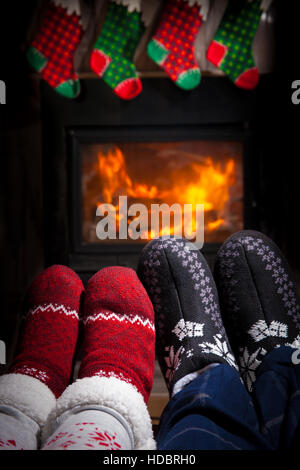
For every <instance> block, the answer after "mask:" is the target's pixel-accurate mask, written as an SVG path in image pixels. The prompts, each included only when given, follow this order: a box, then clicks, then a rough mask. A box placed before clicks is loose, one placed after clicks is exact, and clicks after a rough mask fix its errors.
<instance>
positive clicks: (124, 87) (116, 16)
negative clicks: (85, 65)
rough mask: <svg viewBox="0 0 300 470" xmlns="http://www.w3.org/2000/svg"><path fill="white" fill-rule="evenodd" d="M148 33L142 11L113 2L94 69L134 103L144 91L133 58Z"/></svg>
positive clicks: (96, 47) (94, 55) (92, 63)
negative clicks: (132, 9) (142, 19)
mask: <svg viewBox="0 0 300 470" xmlns="http://www.w3.org/2000/svg"><path fill="white" fill-rule="evenodd" d="M144 30H145V27H144V25H143V22H142V21H141V13H140V12H139V11H136V10H135V11H132V12H130V11H129V10H128V8H127V6H124V5H117V4H116V3H114V1H111V2H110V4H109V7H108V11H107V15H106V18H105V22H104V25H103V28H102V31H101V33H100V35H99V37H98V39H97V41H96V43H95V45H94V49H93V51H92V54H91V57H90V67H91V69H92V70H93V71H94V72H95V73H96V74H97V75H99V76H100V77H102V78H103V80H104V81H105V82H106V83H107V84H108V85H109V86H110V87H112V88H113V90H114V92H115V93H116V94H117V95H118V96H119V97H120V98H123V99H127V100H129V99H132V98H134V97H135V96H137V95H138V94H139V93H140V92H141V90H142V84H141V81H140V79H139V78H138V76H137V72H136V68H135V66H134V64H133V57H134V53H135V50H136V47H137V45H138V43H139V41H140V39H141V36H142V35H143V33H144Z"/></svg>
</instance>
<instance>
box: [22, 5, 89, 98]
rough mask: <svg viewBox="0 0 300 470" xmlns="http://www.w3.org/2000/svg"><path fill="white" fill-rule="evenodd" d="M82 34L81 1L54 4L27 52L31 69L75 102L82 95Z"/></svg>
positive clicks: (48, 9)
mask: <svg viewBox="0 0 300 470" xmlns="http://www.w3.org/2000/svg"><path fill="white" fill-rule="evenodd" d="M82 34H83V29H82V25H81V17H80V5H79V0H72V1H69V2H68V1H67V0H51V1H50V3H49V6H48V8H47V10H46V13H45V17H44V18H43V22H42V25H41V28H40V30H39V32H38V33H37V35H36V37H35V39H34V40H33V42H32V44H31V46H30V47H29V49H28V51H27V59H28V61H29V63H30V65H31V66H32V67H33V68H34V69H35V70H36V71H37V72H39V73H40V75H41V77H42V78H43V79H44V80H46V82H48V83H49V85H51V86H52V87H53V88H55V90H56V91H57V92H58V93H60V94H62V95H64V96H65V97H67V98H75V97H76V96H77V95H78V94H79V91H80V82H79V79H78V76H77V74H76V73H75V71H74V53H75V50H76V49H77V46H78V44H79V42H80V40H81V38H82Z"/></svg>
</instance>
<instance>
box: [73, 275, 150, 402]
mask: <svg viewBox="0 0 300 470" xmlns="http://www.w3.org/2000/svg"><path fill="white" fill-rule="evenodd" d="M153 322H154V312H153V307H152V304H151V302H150V300H149V297H148V295H147V293H146V291H145V289H144V287H143V285H142V284H141V282H140V281H139V279H138V277H137V275H136V273H135V271H133V270H132V269H129V268H121V267H116V266H113V267H109V268H104V269H102V270H101V271H99V272H98V273H97V274H95V275H94V276H93V277H92V278H91V279H90V280H89V283H88V287H87V291H86V298H85V305H84V317H83V324H84V346H83V350H84V351H83V359H82V363H81V367H80V370H79V374H78V376H79V378H84V377H92V376H99V377H115V378H117V379H120V380H121V381H123V382H127V383H128V384H131V385H132V386H133V387H134V388H135V389H136V390H137V391H138V392H139V393H140V394H141V395H142V397H143V398H144V401H145V402H146V403H147V400H148V397H149V394H150V391H151V388H152V382H153V371H154V355H155V347H154V345H155V333H154V324H153Z"/></svg>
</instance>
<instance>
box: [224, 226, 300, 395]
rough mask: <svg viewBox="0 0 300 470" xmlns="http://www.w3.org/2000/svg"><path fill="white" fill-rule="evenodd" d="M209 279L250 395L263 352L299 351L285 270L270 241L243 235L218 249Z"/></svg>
mask: <svg viewBox="0 0 300 470" xmlns="http://www.w3.org/2000/svg"><path fill="white" fill-rule="evenodd" d="M215 279H216V283H217V286H218V292H219V296H220V304H221V312H222V316H223V321H224V325H225V328H226V331H227V334H228V337H229V341H230V344H231V347H232V349H233V352H234V354H235V356H236V358H237V361H238V364H239V369H240V373H241V376H242V378H243V380H244V383H245V385H246V387H247V389H248V391H249V392H251V391H252V388H253V383H254V382H255V379H256V374H257V369H258V367H259V365H260V364H261V362H262V360H263V358H264V356H265V355H266V354H267V353H268V352H270V351H272V350H273V349H274V348H276V347H280V346H282V345H285V346H291V347H293V348H298V347H299V339H300V306H299V303H298V300H297V294H296V289H295V284H294V282H293V280H292V275H291V273H290V268H289V266H288V264H287V262H286V260H285V259H284V257H283V255H282V254H281V252H280V250H279V249H278V247H277V246H276V245H275V243H273V242H272V240H270V239H269V238H268V237H266V236H265V235H263V234H261V233H259V232H255V231H250V230H244V231H241V232H238V233H236V234H235V235H233V236H231V237H230V238H229V239H228V240H227V241H226V242H225V243H224V244H223V246H222V247H221V248H220V250H219V253H218V256H217V260H216V264H215Z"/></svg>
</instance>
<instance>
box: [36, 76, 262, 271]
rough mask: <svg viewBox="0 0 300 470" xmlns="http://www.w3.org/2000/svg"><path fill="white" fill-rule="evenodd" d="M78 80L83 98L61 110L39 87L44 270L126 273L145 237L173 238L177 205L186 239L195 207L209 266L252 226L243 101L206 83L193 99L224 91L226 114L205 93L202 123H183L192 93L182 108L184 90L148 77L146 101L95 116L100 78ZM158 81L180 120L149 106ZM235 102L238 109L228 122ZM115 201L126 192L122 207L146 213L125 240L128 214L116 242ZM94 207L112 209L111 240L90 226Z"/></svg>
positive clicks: (251, 169)
mask: <svg viewBox="0 0 300 470" xmlns="http://www.w3.org/2000/svg"><path fill="white" fill-rule="evenodd" d="M205 81H206V80H205V79H204V82H205ZM86 82H87V83H86V86H87V88H89V94H90V97H89V98H87V97H84V98H83V99H81V101H79V102H72V103H70V104H69V103H67V105H66V103H65V101H64V103H63V104H61V103H60V99H59V97H57V96H56V95H55V94H53V93H52V90H50V89H49V88H48V87H44V89H43V98H44V109H46V110H47V116H45V118H44V121H43V122H44V136H45V138H44V142H45V149H44V150H45V151H44V154H45V160H44V163H45V164H44V182H45V185H44V187H45V207H46V209H47V210H46V217H45V228H46V230H45V238H46V243H45V246H46V247H47V249H46V260H47V264H52V263H63V264H67V265H69V266H71V267H72V268H73V269H75V270H76V271H77V272H78V273H79V274H80V275H81V276H82V277H83V278H88V277H89V276H90V275H91V274H92V273H93V272H96V271H97V270H98V269H100V268H101V267H104V266H108V265H116V264H117V265H124V266H129V267H132V268H135V267H136V265H137V261H138V257H139V253H140V251H141V250H142V248H143V246H144V245H145V243H147V241H148V240H151V239H153V238H156V237H157V236H159V235H168V234H169V233H171V234H173V233H175V234H177V228H176V224H177V223H178V220H180V217H179V218H178V217H177V215H178V214H176V210H177V209H176V208H178V207H179V206H180V207H183V206H184V204H190V205H191V207H192V208H193V213H192V216H191V219H190V220H191V225H190V227H186V226H183V233H182V234H183V236H186V238H190V239H192V235H191V234H192V232H193V231H194V228H195V212H194V210H195V205H196V204H202V205H203V207H204V246H203V248H202V252H203V254H204V256H206V258H207V260H208V262H209V264H210V265H212V264H213V262H214V257H215V254H216V251H217V250H218V248H219V246H220V244H221V243H222V242H223V241H224V240H225V239H226V238H227V237H228V236H230V235H231V234H232V233H234V232H236V231H238V230H241V229H243V228H254V229H256V228H259V227H258V225H257V220H256V198H257V183H258V181H257V174H258V166H257V158H256V154H255V140H254V139H253V132H252V130H251V126H250V125H249V121H248V119H245V117H246V116H247V111H248V106H249V102H248V96H247V95H243V94H241V95H240V96H239V90H237V91H236V90H235V89H234V90H233V89H232V87H228V85H227V83H226V82H225V81H223V80H222V79H209V80H208V82H207V84H206V86H205V83H204V84H203V85H202V87H201V88H200V87H199V91H198V93H200V94H201V95H202V98H201V99H202V100H203V99H204V100H207V99H208V100H209V97H207V93H205V90H204V94H203V88H205V89H206V92H208V94H210V93H212V92H213V93H212V96H213V95H214V94H215V93H216V92H218V93H219V98H220V91H223V93H224V90H222V88H223V87H224V86H225V89H227V88H228V92H227V93H225V95H224V97H225V99H226V101H227V100H228V99H230V100H231V108H230V109H228V111H227V112H225V113H224V109H223V108H220V111H218V110H217V109H215V110H214V109H213V108H214V107H215V108H216V107H217V106H216V105H217V104H218V103H217V102H216V99H215V97H214V98H213V99H212V101H211V102H210V103H209V107H207V112H206V119H203V116H202V114H203V113H202V112H198V115H197V116H195V117H194V116H193V119H192V120H191V119H190V116H189V113H190V112H191V111H193V110H194V109H195V101H193V100H192V101H191V100H190V96H191V95H189V94H188V93H187V94H186V95H185V100H186V102H184V101H183V100H184V94H183V92H182V91H181V90H177V89H174V87H172V86H171V85H172V84H169V83H167V81H165V80H157V81H155V80H149V81H148V84H149V85H148V93H147V89H146V90H145V91H144V93H145V99H146V103H145V102H144V103H143V101H142V100H140V101H138V100H137V101H136V102H131V103H124V102H120V101H119V100H118V99H117V98H115V97H114V96H111V98H110V100H109V101H110V102H108V103H106V104H105V106H104V109H103V110H102V111H103V112H102V111H101V113H99V111H98V110H97V111H96V109H95V98H96V96H97V100H99V96H103V97H107V90H105V89H104V91H102V87H103V84H102V83H101V81H98V80H97V81H96V80H87V81H86ZM158 82H161V85H162V86H164V87H165V86H167V87H169V86H170V89H171V90H172V93H173V94H174V96H175V100H176V99H177V106H176V109H177V110H178V109H179V111H180V109H181V111H182V114H181V115H180V117H179V116H177V119H175V122H174V116H173V114H172V101H170V102H169V103H168V107H166V104H165V103H161V105H162V106H161V107H160V114H157V112H156V111H154V110H153V104H152V103H150V102H151V94H153V92H155V86H157V84H158ZM212 85H213V87H212ZM211 87H212V88H211ZM167 93H170V91H167ZM195 94H197V91H194V95H195ZM230 94H233V97H230V96H229V95H230ZM87 96H88V94H87ZM143 96H144V95H143ZM162 96H165V95H162ZM241 97H242V98H243V99H242V101H241V100H240V98H241ZM179 98H180V100H181V101H180V102H179V103H178V99H179ZM232 98H234V99H233V100H232ZM116 100H117V101H116ZM149 100H150V102H149ZM160 100H161V98H160ZM147 101H148V105H147ZM237 103H238V105H239V108H240V109H239V113H236V115H235V116H234V118H233V116H232V114H234V113H233V111H234V105H235V104H237ZM158 104H159V103H158ZM151 108H152V109H151ZM146 109H147V112H145V110H146ZM250 109H251V107H250ZM112 110H113V112H112ZM118 111H119V112H118ZM241 111H242V113H241ZM126 114H127V116H126ZM155 115H156V116H158V120H159V121H161V122H159V123H158V124H159V125H158V124H156V123H154V122H153V121H155ZM54 116H55V119H54ZM128 116H129V119H128ZM248 116H249V114H248ZM52 117H53V119H52ZM57 117H58V118H57ZM220 121H221V122H220ZM122 196H123V197H124V196H127V205H128V207H131V206H133V205H136V204H138V205H141V204H142V205H143V207H145V208H146V211H147V217H148V221H149V224H148V226H147V230H141V231H140V234H141V235H142V236H140V237H139V238H137V237H133V236H131V233H130V227H131V225H130V224H131V222H132V221H134V220H135V219H136V216H133V215H129V214H128V218H127V220H126V224H127V236H126V237H124V236H122V237H120V236H119V235H120V233H119V232H120V224H121V219H120V218H121V216H122V214H121V212H120V197H122ZM103 205H105V207H107V206H109V207H112V209H113V216H114V220H115V228H116V233H115V235H116V236H115V237H114V238H112V237H106V238H105V237H99V232H98V231H97V227H98V226H99V222H100V221H101V220H103V216H104V213H101V215H99V212H98V209H99V207H101V206H103ZM165 205H167V206H168V207H172V208H175V209H174V210H173V211H172V213H171V215H170V226H169V227H167V231H165V227H164V226H163V225H162V223H161V221H162V216H163V207H165ZM154 206H155V207H159V208H161V213H160V216H161V218H160V223H159V226H158V227H156V229H155V228H153V226H152V225H151V224H150V221H151V220H152V218H151V217H152V214H153V207H154ZM105 215H106V214H105ZM123 227H124V225H123Z"/></svg>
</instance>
